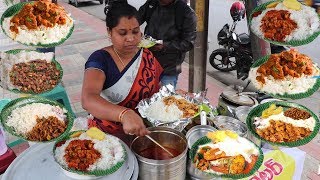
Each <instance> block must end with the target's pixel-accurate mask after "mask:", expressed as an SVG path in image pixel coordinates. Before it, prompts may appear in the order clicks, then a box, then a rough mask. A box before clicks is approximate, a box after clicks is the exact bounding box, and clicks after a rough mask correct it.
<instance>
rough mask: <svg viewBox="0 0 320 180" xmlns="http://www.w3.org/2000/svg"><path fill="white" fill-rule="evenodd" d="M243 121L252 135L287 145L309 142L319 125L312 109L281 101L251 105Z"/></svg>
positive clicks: (270, 142)
mask: <svg viewBox="0 0 320 180" xmlns="http://www.w3.org/2000/svg"><path fill="white" fill-rule="evenodd" d="M246 122H247V125H248V128H249V130H250V131H251V133H252V134H253V135H254V136H255V137H256V138H258V139H261V140H262V141H265V142H267V143H269V144H272V145H277V146H287V147H297V146H302V145H305V144H307V143H309V142H310V141H311V140H312V139H313V138H314V137H315V136H316V135H317V133H318V132H319V128H320V123H319V119H318V117H317V116H316V115H315V114H314V113H313V112H312V111H310V110H309V109H308V108H306V107H304V106H302V105H299V104H296V103H292V102H284V101H273V102H267V103H264V104H261V105H259V106H257V107H255V108H253V109H252V110H251V111H250V113H249V114H248V117H247V120H246Z"/></svg>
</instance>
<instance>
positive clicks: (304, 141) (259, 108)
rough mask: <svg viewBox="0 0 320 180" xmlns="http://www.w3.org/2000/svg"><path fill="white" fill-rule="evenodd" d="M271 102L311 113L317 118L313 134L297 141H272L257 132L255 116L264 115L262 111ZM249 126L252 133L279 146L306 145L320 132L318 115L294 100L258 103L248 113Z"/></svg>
mask: <svg viewBox="0 0 320 180" xmlns="http://www.w3.org/2000/svg"><path fill="white" fill-rule="evenodd" d="M271 104H275V105H276V106H282V107H283V108H284V109H286V108H291V107H295V108H298V109H302V110H305V111H307V112H308V113H310V114H311V116H312V117H313V118H314V119H315V127H314V129H313V131H312V132H311V134H310V135H309V136H308V137H305V138H304V139H300V140H297V141H293V142H282V143H280V142H271V141H268V140H266V139H264V138H262V137H260V136H259V135H258V134H257V132H256V127H255V125H254V124H253V123H254V118H255V117H260V116H261V115H262V111H263V110H265V109H267V108H268V107H269V106H270V105H271ZM246 122H247V126H248V129H249V131H251V133H252V134H253V135H254V136H255V137H256V138H258V139H260V140H262V141H264V142H267V143H269V144H272V145H277V146H286V147H297V146H302V145H305V144H307V143H309V142H310V141H311V140H312V139H313V138H314V137H315V136H316V135H317V133H318V132H319V128H320V122H319V119H318V117H317V116H316V115H315V114H314V113H313V112H312V111H311V110H309V109H308V108H306V107H304V106H302V105H300V104H296V103H292V102H285V101H273V102H266V103H263V104H260V105H258V106H257V107H255V108H253V109H252V110H251V111H250V113H249V114H248V117H247V121H246Z"/></svg>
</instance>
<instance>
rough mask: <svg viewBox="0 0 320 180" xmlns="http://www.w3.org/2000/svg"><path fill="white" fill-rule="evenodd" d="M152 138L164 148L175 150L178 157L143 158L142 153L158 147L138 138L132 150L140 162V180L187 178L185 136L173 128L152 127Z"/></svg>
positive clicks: (145, 139)
mask: <svg viewBox="0 0 320 180" xmlns="http://www.w3.org/2000/svg"><path fill="white" fill-rule="evenodd" d="M148 129H149V130H150V131H151V134H150V136H151V137H152V138H154V139H155V140H156V141H158V142H159V143H160V144H161V145H162V146H164V147H166V148H170V149H174V150H175V151H176V152H177V154H178V155H177V156H176V157H173V158H171V159H167V160H155V159H149V158H146V157H143V156H142V155H141V152H142V151H144V150H145V149H147V148H150V147H155V146H156V145H155V144H154V143H153V142H152V141H150V140H149V139H148V138H146V137H137V138H135V139H134V140H133V142H132V144H131V150H132V151H133V152H134V154H135V155H136V157H137V159H138V162H139V179H142V180H144V179H145V180H164V179H165V180H171V179H172V180H184V179H185V178H186V164H187V150H188V145H187V139H186V138H185V136H184V134H182V133H181V132H179V131H176V130H174V129H171V128H166V127H152V128H148Z"/></svg>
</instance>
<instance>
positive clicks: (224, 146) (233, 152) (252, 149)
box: [199, 136, 259, 172]
mask: <svg viewBox="0 0 320 180" xmlns="http://www.w3.org/2000/svg"><path fill="white" fill-rule="evenodd" d="M206 146H210V147H211V148H213V149H216V148H219V149H220V152H221V151H223V152H225V153H226V156H230V157H232V156H237V155H242V156H243V157H244V158H245V160H246V161H247V162H249V163H250V162H251V156H252V155H256V156H258V155H259V149H257V148H256V146H255V145H254V144H253V143H252V142H250V141H249V140H248V139H246V138H243V137H240V136H238V138H237V139H232V138H230V137H226V138H225V140H224V141H222V142H217V143H212V142H210V143H207V144H203V145H200V146H199V149H200V148H202V147H206ZM234 147H237V148H234ZM210 164H212V165H216V164H219V160H214V161H210ZM208 171H210V170H208ZM212 172H215V171H212Z"/></svg>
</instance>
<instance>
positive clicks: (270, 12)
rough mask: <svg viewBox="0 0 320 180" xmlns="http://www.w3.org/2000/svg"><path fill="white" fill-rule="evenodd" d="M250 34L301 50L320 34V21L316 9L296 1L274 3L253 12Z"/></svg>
mask: <svg viewBox="0 0 320 180" xmlns="http://www.w3.org/2000/svg"><path fill="white" fill-rule="evenodd" d="M249 21H250V27H251V31H252V32H253V33H254V34H255V35H257V36H258V37H260V38H263V39H264V40H266V41H268V42H270V43H273V44H278V45H290V46H300V45H304V44H308V43H310V42H312V41H313V40H314V39H316V38H317V36H318V35H319V34H320V17H319V15H318V14H317V12H316V11H315V9H314V8H312V7H309V6H306V5H302V4H301V3H300V2H298V1H297V0H283V1H271V2H267V3H265V4H262V5H260V6H258V7H257V8H255V9H254V10H253V11H252V14H251V16H250V20H249Z"/></svg>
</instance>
